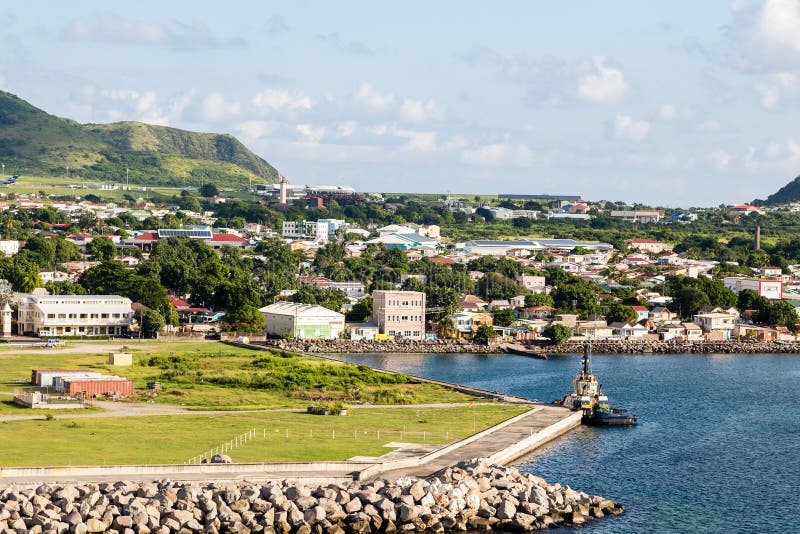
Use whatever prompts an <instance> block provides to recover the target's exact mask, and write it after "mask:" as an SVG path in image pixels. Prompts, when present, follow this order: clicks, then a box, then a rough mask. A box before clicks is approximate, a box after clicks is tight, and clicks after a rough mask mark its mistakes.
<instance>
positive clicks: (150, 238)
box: [134, 232, 158, 241]
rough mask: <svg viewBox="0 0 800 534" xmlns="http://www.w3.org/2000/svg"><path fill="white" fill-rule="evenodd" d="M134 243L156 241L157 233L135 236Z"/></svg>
mask: <svg viewBox="0 0 800 534" xmlns="http://www.w3.org/2000/svg"><path fill="white" fill-rule="evenodd" d="M134 241H158V232H144V233H142V234H139V235H137V236H136V237H135V238H134Z"/></svg>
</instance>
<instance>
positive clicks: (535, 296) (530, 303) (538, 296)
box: [525, 293, 553, 308]
mask: <svg viewBox="0 0 800 534" xmlns="http://www.w3.org/2000/svg"><path fill="white" fill-rule="evenodd" d="M534 306H549V307H551V308H552V307H553V297H551V296H550V295H548V294H546V293H531V294H530V295H525V307H526V308H533V307H534Z"/></svg>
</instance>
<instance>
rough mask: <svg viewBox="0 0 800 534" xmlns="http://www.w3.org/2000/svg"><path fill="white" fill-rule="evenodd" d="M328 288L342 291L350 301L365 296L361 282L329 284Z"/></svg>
mask: <svg viewBox="0 0 800 534" xmlns="http://www.w3.org/2000/svg"><path fill="white" fill-rule="evenodd" d="M328 288H330V289H338V290H339V291H343V292H344V294H345V295H347V296H348V297H349V298H351V299H360V298H364V295H366V291H365V289H364V284H363V283H362V282H331V283H330V284H328Z"/></svg>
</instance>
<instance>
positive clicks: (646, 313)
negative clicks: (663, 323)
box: [628, 306, 650, 323]
mask: <svg viewBox="0 0 800 534" xmlns="http://www.w3.org/2000/svg"><path fill="white" fill-rule="evenodd" d="M628 307H629V308H630V309H632V310H633V311H635V312H636V322H637V323H638V322H639V321H643V320H645V319H649V318H650V310H648V309H647V308H646V307H645V306H628Z"/></svg>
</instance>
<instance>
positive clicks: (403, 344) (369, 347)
mask: <svg viewBox="0 0 800 534" xmlns="http://www.w3.org/2000/svg"><path fill="white" fill-rule="evenodd" d="M264 345H265V346H267V347H273V348H276V349H280V350H286V351H291V352H311V353H320V354H346V353H374V352H415V353H426V352H431V353H433V352H437V353H465V352H471V353H476V352H481V353H496V352H499V349H498V348H497V347H489V346H486V345H480V344H477V343H471V342H470V341H467V340H465V339H440V340H435V341H415V340H412V339H403V340H382V341H368V340H349V339H268V340H267V341H265V342H264Z"/></svg>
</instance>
